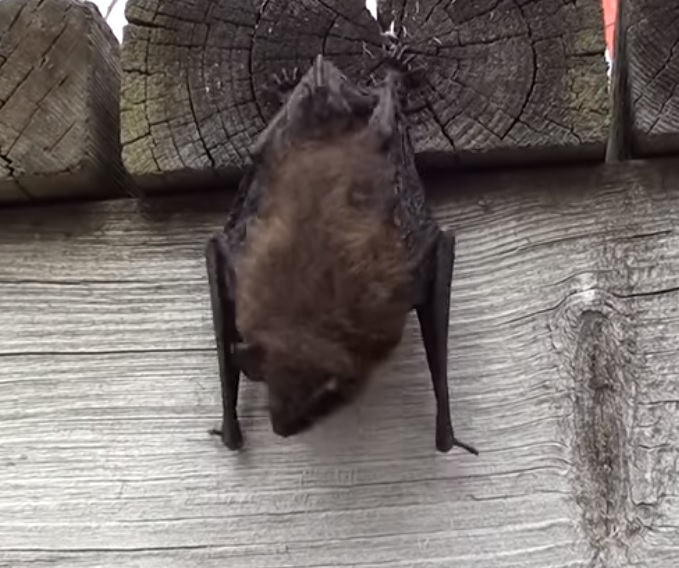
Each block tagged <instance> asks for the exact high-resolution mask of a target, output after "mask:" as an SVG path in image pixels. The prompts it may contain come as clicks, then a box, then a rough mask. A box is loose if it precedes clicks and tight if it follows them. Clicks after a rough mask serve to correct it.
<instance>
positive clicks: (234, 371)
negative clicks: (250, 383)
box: [205, 233, 243, 450]
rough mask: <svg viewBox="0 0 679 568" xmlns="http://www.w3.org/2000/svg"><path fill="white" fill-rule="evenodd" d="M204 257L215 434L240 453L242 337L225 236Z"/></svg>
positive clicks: (213, 242) (215, 240)
mask: <svg viewBox="0 0 679 568" xmlns="http://www.w3.org/2000/svg"><path fill="white" fill-rule="evenodd" d="M205 253H206V254H205V255H206V261H207V273H208V281H209V286H210V299H211V303H212V319H213V324H214V331H215V339H216V343H217V355H218V360H219V378H220V381H221V387H222V429H221V430H213V431H212V433H213V434H216V435H218V436H220V437H221V439H222V441H223V442H224V445H225V446H226V447H227V448H229V449H230V450H238V449H240V448H241V447H242V446H243V434H242V433H241V429H240V424H239V423H238V414H237V411H236V406H237V403H238V384H239V382H240V370H239V369H238V367H236V365H235V364H234V362H233V357H232V355H231V353H232V351H231V349H232V346H233V345H234V344H235V343H236V342H237V341H238V340H239V335H238V332H237V330H236V317H235V313H236V312H235V304H234V278H235V275H234V270H233V260H232V255H231V252H230V250H229V245H228V242H227V239H226V236H225V235H224V234H223V233H218V234H216V235H214V236H213V237H212V238H210V240H209V241H208V244H207V247H206V251H205Z"/></svg>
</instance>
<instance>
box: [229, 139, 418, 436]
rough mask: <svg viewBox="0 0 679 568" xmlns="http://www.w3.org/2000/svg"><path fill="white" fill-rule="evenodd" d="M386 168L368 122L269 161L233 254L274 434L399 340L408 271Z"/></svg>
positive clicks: (347, 386)
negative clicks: (237, 253)
mask: <svg viewBox="0 0 679 568" xmlns="http://www.w3.org/2000/svg"><path fill="white" fill-rule="evenodd" d="M393 176H394V166H393V165H392V163H391V161H390V160H389V158H388V156H387V155H386V154H384V153H382V152H381V150H380V141H379V139H378V136H377V134H376V133H375V132H374V131H373V130H372V129H371V128H369V127H364V128H361V129H355V128H354V129H351V130H350V131H348V132H346V131H345V132H341V133H339V134H335V135H334V136H333V138H332V139H330V140H328V139H323V140H322V141H318V142H316V141H307V142H304V143H297V144H293V145H292V146H291V147H290V148H289V149H288V150H287V151H286V152H285V153H284V154H283V155H279V156H274V157H273V159H272V161H271V163H269V164H268V165H267V184H268V187H269V189H268V191H267V193H266V196H265V197H264V201H263V202H262V204H261V208H260V210H259V214H258V217H257V219H255V220H254V221H253V222H252V223H251V224H250V225H249V226H248V228H247V241H246V243H247V244H246V248H245V250H244V251H243V254H242V255H241V257H240V259H239V261H238V262H237V264H236V272H237V279H238V285H237V290H236V317H237V327H238V329H239V331H240V333H241V334H242V336H243V338H244V339H245V341H246V342H247V343H249V344H251V345H254V346H256V347H257V348H258V349H259V353H260V354H261V361H260V364H261V371H262V375H263V376H264V377H265V378H266V381H267V384H268V386H269V392H270V401H271V402H270V403H271V412H272V422H273V425H274V429H276V430H277V431H279V433H283V434H286V433H290V434H291V433H294V432H296V431H299V430H302V429H304V428H305V427H308V426H310V425H311V422H312V421H313V419H314V418H318V417H320V415H322V414H326V413H327V411H326V410H324V409H323V406H324V405H326V406H334V405H336V403H338V402H343V401H346V400H348V399H350V398H352V397H353V396H354V395H355V394H356V393H357V392H358V391H359V390H360V387H361V386H362V385H363V384H364V383H365V381H366V380H367V378H368V376H369V374H370V372H371V370H372V369H373V368H374V366H375V365H376V364H378V363H379V362H381V361H382V360H384V359H385V358H386V357H387V355H388V354H389V353H390V352H391V351H392V349H393V348H394V347H395V346H396V345H397V344H398V343H399V341H400V339H401V336H402V333H403V328H404V325H405V320H406V316H407V313H408V311H409V309H410V304H409V301H408V290H409V286H410V278H411V272H410V270H409V267H408V265H407V257H406V250H405V248H404V244H403V240H402V239H401V238H400V235H399V233H398V229H397V227H396V226H395V225H394V221H393V219H394V216H393V214H392V212H391V210H390V206H391V204H392V202H393V199H391V198H390V196H391V195H392V191H393V190H392V189H391V188H393V187H394V180H393ZM277 408H278V409H279V411H280V412H279V416H278V421H279V422H280V424H279V425H278V428H277V424H276V420H277V416H276V409H277Z"/></svg>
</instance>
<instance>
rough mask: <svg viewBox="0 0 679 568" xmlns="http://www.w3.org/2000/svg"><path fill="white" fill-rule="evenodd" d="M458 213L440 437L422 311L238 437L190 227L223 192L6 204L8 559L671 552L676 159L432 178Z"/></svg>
mask: <svg viewBox="0 0 679 568" xmlns="http://www.w3.org/2000/svg"><path fill="white" fill-rule="evenodd" d="M430 188H431V193H430V195H431V198H432V202H433V203H436V204H437V207H436V213H437V216H438V218H439V219H440V220H441V222H442V224H443V225H444V226H454V227H455V228H456V230H457V234H458V256H457V264H456V268H455V275H456V276H455V280H454V283H453V292H452V294H453V296H452V309H451V329H450V359H449V361H450V363H449V365H450V372H449V375H450V381H451V390H452V407H453V416H454V420H455V424H456V426H457V431H458V433H459V435H460V437H462V438H463V439H465V440H467V441H469V442H471V443H474V444H475V445H477V447H478V448H479V449H480V451H481V455H480V456H479V457H478V458H475V457H474V456H470V455H467V454H466V453H464V452H462V451H453V452H451V453H450V454H448V455H441V454H437V453H436V452H435V450H434V400H433V394H432V392H431V389H430V386H429V378H428V374H427V370H426V364H425V361H424V353H423V349H422V345H421V341H420V339H419V333H418V331H417V326H416V323H415V322H414V321H413V320H411V322H410V325H409V327H408V331H407V333H406V337H405V338H404V342H403V344H402V345H401V347H400V348H399V350H398V353H397V354H396V356H395V357H394V358H393V359H392V360H391V361H390V362H389V363H388V364H387V365H386V366H385V367H384V368H383V369H382V370H381V371H380V373H378V375H377V377H376V380H375V382H374V384H373V385H372V387H371V388H370V389H369V390H368V392H367V393H366V395H365V397H364V398H363V399H362V400H361V401H360V403H359V404H357V405H356V406H355V407H352V408H348V409H347V410H346V411H345V412H344V413H341V414H339V415H337V416H335V417H334V418H333V419H331V420H329V421H328V422H327V423H326V424H324V425H322V426H319V427H318V428H316V429H315V430H313V431H312V432H310V433H308V434H307V435H305V436H301V437H296V438H290V439H287V440H284V439H281V438H278V437H276V436H275V435H274V434H273V433H272V432H271V430H270V426H269V424H268V420H267V415H266V410H265V396H264V393H263V392H262V390H261V389H260V388H258V385H253V384H251V383H246V384H245V386H244V392H243V395H242V397H241V400H242V411H241V415H242V420H243V426H244V431H245V435H246V449H245V451H244V452H243V453H241V454H233V453H230V452H228V451H227V450H225V449H224V448H223V447H222V446H221V445H220V443H219V441H218V440H216V439H213V438H211V437H210V436H209V435H208V433H207V431H208V429H209V428H211V427H214V426H216V425H217V424H218V421H219V416H220V402H219V381H218V378H217V360H216V355H215V351H214V342H213V336H212V323H211V315H210V311H209V310H210V307H209V298H208V290H207V284H206V276H205V269H204V265H203V260H202V253H203V246H204V241H205V238H206V237H207V236H208V235H209V234H210V233H211V232H212V231H213V230H215V229H216V228H217V227H218V226H219V225H220V224H221V223H222V221H223V219H224V214H223V213H220V210H221V211H223V210H224V208H225V207H226V205H227V201H228V198H227V197H225V196H223V195H222V196H219V195H216V196H215V195H205V196H204V197H202V198H201V199H200V200H197V199H195V197H190V198H186V199H178V198H164V199H162V200H158V201H155V200H148V201H144V202H139V201H132V200H129V201H128V200H124V201H118V202H100V203H90V204H82V205H68V206H67V205H61V206H56V207H49V208H32V209H26V210H23V211H20V212H16V211H13V212H9V211H4V212H0V566H1V567H3V568H10V567H11V568H21V567H24V566H26V567H28V566H58V567H64V568H65V567H68V568H82V567H95V566H97V567H102V566H104V567H109V566H110V567H113V566H115V567H116V568H186V567H187V566H201V567H202V568H218V567H219V568H223V567H224V566H229V568H241V567H242V568H255V567H256V568H282V567H290V568H292V567H295V568H298V567H300V568H301V567H306V568H311V567H314V568H321V567H328V568H330V567H332V568H336V567H338V566H347V567H348V566H351V567H362V568H377V567H378V566H403V567H406V566H407V567H409V568H433V567H441V568H450V567H451V566H454V567H456V568H464V567H474V568H478V567H479V566H482V567H483V568H498V567H506V568H509V567H512V568H513V567H535V568H544V567H546V566H549V567H569V568H572V567H575V566H581V567H585V566H587V567H592V566H593V567H611V568H612V567H616V568H617V567H623V566H632V565H636V566H653V567H654V568H675V567H676V565H677V558H679V498H678V497H677V496H678V495H679V478H678V477H677V475H676V470H677V465H678V463H677V462H678V458H679V448H678V445H677V443H678V441H679V423H678V422H677V420H676V416H677V405H678V404H679V403H678V402H677V401H678V400H679V382H678V380H677V376H678V373H679V303H678V302H677V294H679V291H678V290H679V234H678V233H677V230H676V227H677V218H678V214H679V163H678V162H676V161H675V162H666V163H664V164H626V165H621V166H620V167H615V168H612V167H598V168H592V169H581V168H575V169H574V168H569V169H564V170H558V169H557V170H544V171H534V172H521V171H514V172H507V173H504V174H496V175H488V174H485V175H471V174H468V175H466V176H464V177H462V176H458V177H453V178H450V177H449V179H448V180H447V181H442V180H440V181H438V182H431V183H430Z"/></svg>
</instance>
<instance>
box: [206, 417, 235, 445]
mask: <svg viewBox="0 0 679 568" xmlns="http://www.w3.org/2000/svg"><path fill="white" fill-rule="evenodd" d="M210 434H211V435H212V436H219V437H220V438H221V440H222V443H223V444H224V445H225V446H226V447H227V448H229V449H230V450H232V451H235V450H240V449H241V448H242V447H243V433H242V432H241V429H240V424H239V423H238V420H229V421H226V420H225V421H224V423H223V424H222V429H221V430H219V429H217V428H214V429H212V430H210Z"/></svg>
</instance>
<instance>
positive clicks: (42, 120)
mask: <svg viewBox="0 0 679 568" xmlns="http://www.w3.org/2000/svg"><path fill="white" fill-rule="evenodd" d="M119 91H120V64H119V47H118V41H117V40H116V38H115V36H114V35H113V33H112V32H111V30H110V28H109V27H108V25H107V24H106V22H105V21H104V19H103V18H102V16H101V15H100V14H99V12H98V10H97V8H96V6H95V5H94V4H91V3H89V2H87V3H83V2H80V1H77V0H49V1H42V0H40V1H39V0H3V1H2V2H0V201H26V200H30V199H53V198H61V197H64V196H72V195H90V196H91V195H95V196H101V195H114V194H116V193H118V192H120V178H121V176H122V163H121V159H120V152H121V150H120V102H119Z"/></svg>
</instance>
